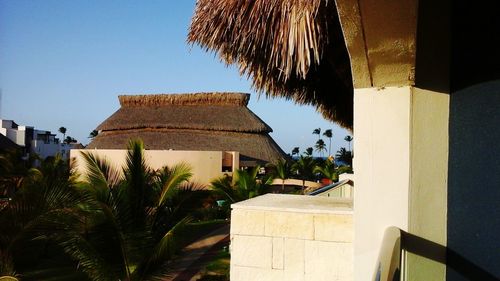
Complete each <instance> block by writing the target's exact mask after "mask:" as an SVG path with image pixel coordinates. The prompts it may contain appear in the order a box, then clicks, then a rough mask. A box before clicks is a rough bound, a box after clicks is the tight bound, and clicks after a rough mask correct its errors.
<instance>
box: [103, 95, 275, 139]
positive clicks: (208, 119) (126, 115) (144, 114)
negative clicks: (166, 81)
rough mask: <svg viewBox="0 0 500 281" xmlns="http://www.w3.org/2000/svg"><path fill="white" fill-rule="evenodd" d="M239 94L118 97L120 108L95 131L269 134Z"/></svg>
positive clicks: (269, 130) (245, 96) (246, 98)
mask: <svg viewBox="0 0 500 281" xmlns="http://www.w3.org/2000/svg"><path fill="white" fill-rule="evenodd" d="M248 99H249V95H248V94H243V93H202V94H160V95H137V96H119V100H120V104H121V105H122V107H121V108H120V109H119V110H118V111H116V112H115V113H114V114H113V115H111V116H110V117H109V118H108V119H106V120H105V121H104V122H103V123H102V124H100V125H99V126H98V127H97V130H98V131H116V130H130V129H143V128H150V129H161V128H164V129H190V130H206V131H229V132H247V133H269V132H272V129H271V127H269V126H268V125H267V124H266V123H264V122H263V121H262V120H261V119H260V118H259V117H257V115H255V114H254V113H253V112H252V111H250V109H248V108H247V107H246V105H247V103H248Z"/></svg>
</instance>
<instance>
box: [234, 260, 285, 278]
mask: <svg viewBox="0 0 500 281" xmlns="http://www.w3.org/2000/svg"><path fill="white" fill-rule="evenodd" d="M230 274H231V280H237V281H288V280H287V279H284V278H283V270H276V269H262V268H253V267H244V266H237V265H233V264H231V273H230Z"/></svg>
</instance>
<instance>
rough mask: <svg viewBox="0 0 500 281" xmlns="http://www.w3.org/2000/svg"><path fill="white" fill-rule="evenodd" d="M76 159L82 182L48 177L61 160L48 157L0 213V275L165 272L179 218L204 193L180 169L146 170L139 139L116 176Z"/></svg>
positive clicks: (97, 276) (101, 165)
mask: <svg viewBox="0 0 500 281" xmlns="http://www.w3.org/2000/svg"><path fill="white" fill-rule="evenodd" d="M83 159H84V162H85V164H86V166H87V174H86V175H85V182H83V183H76V182H74V180H73V179H74V177H72V176H71V173H62V174H60V173H58V172H57V173H55V171H58V169H59V168H60V167H62V166H61V163H60V161H59V160H57V157H56V158H54V159H50V160H49V161H47V162H46V163H45V164H42V168H41V169H40V170H39V174H38V175H36V176H34V177H32V178H31V179H30V180H29V181H26V182H27V184H25V185H24V186H23V187H22V190H21V191H20V192H18V193H16V195H15V196H14V198H13V199H12V200H11V201H9V203H8V204H7V206H5V207H3V209H2V210H1V211H0V225H2V234H1V235H0V275H4V274H5V275H11V276H12V275H14V276H15V274H16V273H17V274H21V275H22V276H23V277H25V278H26V279H27V280H28V279H29V280H46V279H48V278H49V277H50V278H55V279H61V280H63V279H64V280H89V279H91V280H144V279H148V280H149V279H152V278H155V277H160V276H164V275H165V272H164V269H165V263H166V262H167V261H168V260H169V259H170V258H171V257H172V255H173V254H174V252H175V251H176V250H177V249H178V247H180V246H182V245H183V244H182V243H179V242H182V241H180V238H181V236H180V233H182V231H183V228H185V227H186V225H187V223H188V222H189V220H190V218H189V216H188V215H187V213H188V212H191V211H192V210H193V209H195V208H199V206H201V205H202V204H201V200H202V199H204V196H206V195H207V192H208V191H205V190H201V189H199V187H198V186H196V185H194V184H192V183H189V182H188V179H189V178H190V177H191V172H190V169H189V167H188V166H187V165H185V164H179V165H176V166H174V167H171V168H169V167H165V168H163V169H160V170H158V171H153V170H151V169H150V168H149V167H148V166H147V164H146V162H145V160H144V156H143V144H142V142H139V141H137V142H132V143H131V144H130V145H129V151H128V153H127V159H126V164H125V166H124V167H123V168H122V171H119V170H116V169H114V168H112V166H111V165H110V164H109V163H108V162H106V161H105V160H103V159H99V158H98V157H96V156H94V155H92V154H91V153H84V154H83ZM43 165H45V167H43ZM54 175H55V176H57V175H61V176H60V177H59V178H58V180H55V179H53V177H55V176H54ZM68 175H69V176H68ZM51 178H52V179H51ZM49 179H50V180H49Z"/></svg>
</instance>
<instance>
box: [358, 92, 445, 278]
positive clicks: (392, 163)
mask: <svg viewBox="0 0 500 281" xmlns="http://www.w3.org/2000/svg"><path fill="white" fill-rule="evenodd" d="M448 115H449V95H447V94H442V93H437V92H432V91H426V90H422V89H419V88H415V87H412V86H404V87H387V88H365V89H356V90H355V94H354V135H355V138H354V146H355V150H356V157H355V158H354V164H353V166H354V169H355V176H356V179H355V180H356V192H355V193H354V202H355V209H354V220H355V224H354V225H355V227H354V229H355V233H354V269H355V270H354V272H355V273H354V274H355V276H354V278H355V280H359V281H361V280H370V279H371V278H372V277H373V276H372V275H373V273H374V271H375V266H376V260H377V256H378V252H379V250H380V245H381V241H382V236H383V233H384V230H385V229H386V228H387V227H389V226H397V227H399V228H401V229H403V230H405V231H409V232H411V233H412V234H415V235H417V236H419V237H422V238H424V239H428V240H430V241H433V242H436V243H438V244H441V245H446V190H447V183H446V180H447V168H448ZM407 258H408V263H407V271H406V274H407V277H408V279H407V280H444V278H445V276H444V274H445V266H444V265H442V264H439V263H436V262H433V261H431V260H429V259H426V258H421V257H416V256H412V255H409V256H408V257H407Z"/></svg>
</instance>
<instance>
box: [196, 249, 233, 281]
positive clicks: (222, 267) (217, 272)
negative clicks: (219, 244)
mask: <svg viewBox="0 0 500 281" xmlns="http://www.w3.org/2000/svg"><path fill="white" fill-rule="evenodd" d="M229 262H230V255H229V249H227V247H225V248H223V249H222V250H220V251H219V253H218V254H217V255H216V256H215V258H214V260H213V261H212V262H210V263H209V264H208V265H207V266H206V267H205V270H204V271H203V275H202V277H201V278H200V279H198V281H229Z"/></svg>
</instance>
